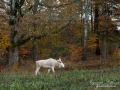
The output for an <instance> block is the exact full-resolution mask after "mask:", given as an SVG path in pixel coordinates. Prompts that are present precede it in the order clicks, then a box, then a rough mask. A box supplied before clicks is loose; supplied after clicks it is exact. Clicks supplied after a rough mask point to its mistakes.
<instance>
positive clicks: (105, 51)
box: [101, 37, 107, 59]
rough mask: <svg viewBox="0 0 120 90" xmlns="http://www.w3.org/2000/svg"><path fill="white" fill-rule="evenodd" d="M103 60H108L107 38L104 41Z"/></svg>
mask: <svg viewBox="0 0 120 90" xmlns="http://www.w3.org/2000/svg"><path fill="white" fill-rule="evenodd" d="M101 56H102V58H103V59H106V58H107V40H106V38H105V37H103V39H102V55H101Z"/></svg>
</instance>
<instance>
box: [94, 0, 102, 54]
mask: <svg viewBox="0 0 120 90" xmlns="http://www.w3.org/2000/svg"><path fill="white" fill-rule="evenodd" d="M98 17H99V14H98V3H96V2H95V17H94V34H97V36H98V32H97V31H98ZM95 43H96V50H95V54H96V55H101V53H100V46H99V39H96V42H95Z"/></svg>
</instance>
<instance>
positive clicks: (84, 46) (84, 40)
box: [82, 0, 90, 60]
mask: <svg viewBox="0 0 120 90" xmlns="http://www.w3.org/2000/svg"><path fill="white" fill-rule="evenodd" d="M89 1H90V0H85V19H84V36H83V50H82V60H86V56H87V33H88V21H89V17H88V13H89Z"/></svg>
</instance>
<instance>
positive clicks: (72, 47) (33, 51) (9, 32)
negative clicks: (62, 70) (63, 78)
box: [0, 0, 120, 70]
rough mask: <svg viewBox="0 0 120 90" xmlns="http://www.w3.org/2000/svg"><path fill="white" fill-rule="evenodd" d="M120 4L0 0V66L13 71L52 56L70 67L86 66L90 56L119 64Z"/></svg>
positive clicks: (108, 1) (95, 0) (111, 0)
mask: <svg viewBox="0 0 120 90" xmlns="http://www.w3.org/2000/svg"><path fill="white" fill-rule="evenodd" d="M119 3H120V0H1V1H0V63H1V64H0V65H5V64H6V65H7V66H13V67H14V69H15V70H17V69H18V66H19V64H20V63H21V62H22V61H24V62H26V61H30V60H33V63H34V62H35V61H36V60H38V59H46V58H50V57H52V58H59V57H61V58H62V59H63V60H64V61H65V62H66V61H67V62H69V63H70V62H71V63H72V62H73V61H75V62H78V63H79V62H81V61H82V62H84V61H87V60H90V57H92V61H94V60H95V59H96V57H98V58H97V60H103V61H102V62H104V61H105V60H107V59H108V58H109V59H110V60H112V61H114V60H115V61H116V60H117V63H118V62H120V61H119V57H120V50H119V47H120V45H119V42H120V37H119V36H120V31H119V30H120V24H119V21H120V17H119V15H120V4H119ZM95 62H96V60H95ZM109 62H111V61H109ZM92 63H94V62H92ZM26 64H28V63H27V62H26ZM75 64H76V63H75ZM82 64H83V63H82ZM78 66H79V65H78ZM16 68H17V69H16Z"/></svg>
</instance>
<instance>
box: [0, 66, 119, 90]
mask: <svg viewBox="0 0 120 90" xmlns="http://www.w3.org/2000/svg"><path fill="white" fill-rule="evenodd" d="M119 88H120V68H118V69H108V70H70V71H57V72H56V73H55V74H52V73H51V74H46V73H42V74H41V75H37V76H36V75H34V74H27V75H23V74H21V75H20V74H1V75H0V90H119Z"/></svg>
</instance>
